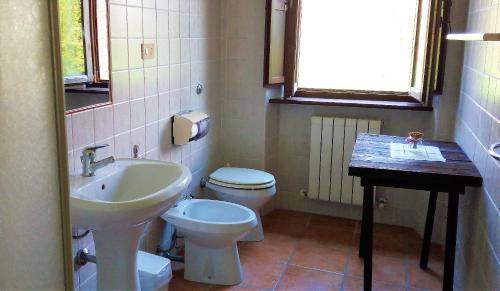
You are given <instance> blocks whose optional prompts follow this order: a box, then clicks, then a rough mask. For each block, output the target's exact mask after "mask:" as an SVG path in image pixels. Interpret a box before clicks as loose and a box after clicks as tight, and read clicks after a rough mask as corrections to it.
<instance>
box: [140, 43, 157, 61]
mask: <svg viewBox="0 0 500 291" xmlns="http://www.w3.org/2000/svg"><path fill="white" fill-rule="evenodd" d="M141 51H142V59H143V60H146V59H154V57H155V44H154V43H143V44H141Z"/></svg>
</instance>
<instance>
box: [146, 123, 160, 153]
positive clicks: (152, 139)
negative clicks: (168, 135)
mask: <svg viewBox="0 0 500 291" xmlns="http://www.w3.org/2000/svg"><path fill="white" fill-rule="evenodd" d="M158 134H159V128H158V122H155V123H152V124H149V125H147V126H146V151H150V150H153V149H155V148H157V147H158V146H159V144H158Z"/></svg>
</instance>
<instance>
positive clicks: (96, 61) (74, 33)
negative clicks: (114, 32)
mask: <svg viewBox="0 0 500 291" xmlns="http://www.w3.org/2000/svg"><path fill="white" fill-rule="evenodd" d="M59 21H60V27H61V51H62V62H63V73H64V82H65V84H75V83H106V82H108V81H109V48H108V43H109V42H108V5H107V1H106V0H59Z"/></svg>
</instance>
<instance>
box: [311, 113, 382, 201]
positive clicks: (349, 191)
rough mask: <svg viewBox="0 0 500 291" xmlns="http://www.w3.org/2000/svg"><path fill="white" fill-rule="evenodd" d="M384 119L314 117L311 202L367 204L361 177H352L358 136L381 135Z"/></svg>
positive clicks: (312, 126)
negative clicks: (353, 158) (366, 133)
mask: <svg viewBox="0 0 500 291" xmlns="http://www.w3.org/2000/svg"><path fill="white" fill-rule="evenodd" d="M380 126H381V121H380V120H366V119H352V118H337V117H321V116H313V117H312V120H311V150H310V159H309V191H308V193H307V197H308V198H310V199H316V200H323V201H332V202H339V203H344V204H351V205H362V204H363V188H362V187H361V184H360V179H359V177H351V176H349V175H348V170H349V162H350V160H351V156H352V150H353V148H354V143H355V142H356V136H357V134H358V133H363V132H368V133H380Z"/></svg>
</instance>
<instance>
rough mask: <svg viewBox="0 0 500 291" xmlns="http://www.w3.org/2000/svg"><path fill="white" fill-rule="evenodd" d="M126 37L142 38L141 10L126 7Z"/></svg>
mask: <svg viewBox="0 0 500 291" xmlns="http://www.w3.org/2000/svg"><path fill="white" fill-rule="evenodd" d="M127 18H128V37H129V38H142V37H143V35H142V27H143V26H142V8H139V7H127Z"/></svg>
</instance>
